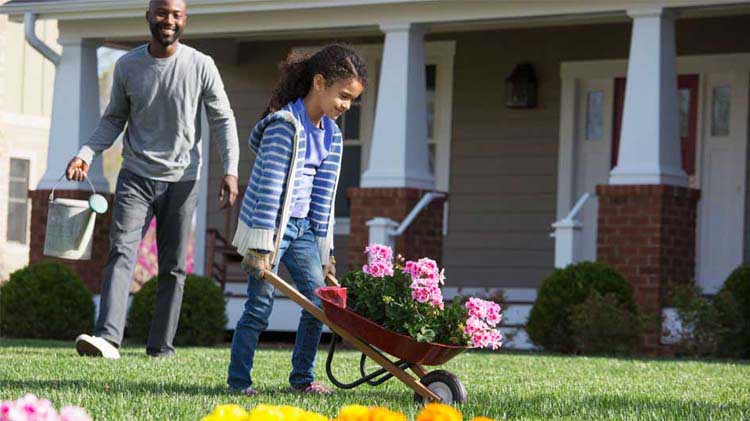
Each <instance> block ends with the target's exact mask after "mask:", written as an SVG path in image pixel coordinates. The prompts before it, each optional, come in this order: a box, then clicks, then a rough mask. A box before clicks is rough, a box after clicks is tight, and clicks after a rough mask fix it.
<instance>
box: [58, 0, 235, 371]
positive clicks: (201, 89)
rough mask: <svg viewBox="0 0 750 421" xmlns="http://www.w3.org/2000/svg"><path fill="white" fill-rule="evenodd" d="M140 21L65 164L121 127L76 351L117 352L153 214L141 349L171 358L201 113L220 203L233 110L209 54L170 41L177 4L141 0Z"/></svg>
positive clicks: (229, 197) (182, 9) (178, 25)
mask: <svg viewBox="0 0 750 421" xmlns="http://www.w3.org/2000/svg"><path fill="white" fill-rule="evenodd" d="M146 20H147V21H148V24H149V28H150V30H151V42H149V43H148V44H146V45H143V46H141V47H138V48H136V49H134V50H132V51H130V52H128V53H127V54H126V55H124V56H123V57H122V58H121V59H120V60H119V61H118V62H117V65H116V66H115V71H114V82H113V86H112V95H111V98H110V103H109V105H108V106H107V110H106V111H105V112H104V115H103V116H102V118H101V120H100V121H99V125H98V126H97V128H96V130H95V131H94V134H93V135H92V136H91V138H90V139H89V141H88V142H87V143H86V144H85V145H83V146H82V147H81V149H80V150H79V151H78V154H77V156H76V157H75V158H73V159H72V160H71V161H70V163H69V164H68V168H67V172H66V174H67V177H68V179H71V180H77V181H82V180H83V179H84V178H85V177H86V175H87V174H86V173H87V171H88V168H89V165H90V163H91V160H92V159H93V158H94V155H95V154H97V153H100V152H101V151H103V150H105V149H107V148H109V147H110V146H111V145H112V143H114V141H115V139H116V138H117V137H118V136H119V134H120V133H121V132H122V130H123V128H124V127H125V124H126V123H127V125H128V127H127V130H126V131H125V136H124V141H123V152H122V155H123V163H122V170H121V171H120V174H119V177H118V180H117V188H116V190H115V199H114V206H113V210H112V212H113V214H112V226H111V229H110V251H109V257H108V260H107V264H106V266H105V268H104V282H103V285H102V292H101V303H100V306H99V308H100V312H99V319H98V321H97V324H96V330H95V333H94V336H90V335H86V334H83V335H80V336H79V337H78V338H77V339H76V350H77V351H78V353H79V354H80V355H89V356H101V357H105V358H119V357H120V353H119V351H118V349H117V348H118V347H119V346H120V343H121V342H122V337H123V330H124V327H125V319H126V312H127V302H128V294H129V291H130V283H131V278H132V275H133V270H134V267H135V261H136V257H137V251H138V245H139V243H140V241H141V239H142V237H143V234H144V233H145V230H146V228H147V227H148V225H149V222H150V220H151V218H152V217H156V222H157V224H156V236H157V247H158V252H159V253H158V254H159V281H158V285H157V292H156V308H155V312H154V319H153V321H152V323H151V329H150V331H149V337H148V342H147V344H146V352H147V354H148V355H150V356H155V357H159V356H171V355H174V347H173V345H172V341H173V339H174V335H175V332H176V331H177V322H178V319H179V315H180V306H181V304H182V292H183V286H184V282H185V275H186V273H185V269H186V257H187V250H188V242H189V236H190V227H191V222H192V217H193V213H194V211H195V207H196V202H197V198H198V182H197V179H198V176H199V172H200V165H201V141H203V142H207V141H209V139H200V133H201V127H200V125H201V113H202V108H205V112H206V115H207V117H208V122H209V126H210V128H211V135H212V137H213V138H215V139H217V140H218V141H219V144H220V147H221V150H222V160H223V164H224V174H225V175H224V177H223V180H222V185H221V191H220V195H219V197H220V200H221V201H222V202H223V207H225V208H226V207H229V206H232V205H233V204H234V201H235V199H236V197H237V164H238V161H239V143H238V141H237V128H236V124H235V120H234V115H233V113H232V110H231V108H230V106H229V101H228V99H227V96H226V93H225V92H224V86H223V84H222V82H221V77H220V76H219V72H218V70H217V68H216V66H215V65H214V62H213V60H212V59H211V58H210V57H208V56H206V55H204V54H202V53H200V52H198V51H196V50H195V49H193V48H190V47H188V46H186V45H183V44H181V43H180V42H179V38H180V35H181V34H182V31H183V30H184V29H185V24H186V22H187V5H186V3H185V1H184V0H151V2H150V3H149V9H148V12H146Z"/></svg>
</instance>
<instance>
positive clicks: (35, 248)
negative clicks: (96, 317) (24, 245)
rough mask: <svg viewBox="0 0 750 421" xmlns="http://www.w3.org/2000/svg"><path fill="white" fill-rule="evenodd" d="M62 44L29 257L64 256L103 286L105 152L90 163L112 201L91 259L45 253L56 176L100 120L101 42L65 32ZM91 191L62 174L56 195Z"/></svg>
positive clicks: (91, 283)
mask: <svg viewBox="0 0 750 421" xmlns="http://www.w3.org/2000/svg"><path fill="white" fill-rule="evenodd" d="M59 43H60V44H61V45H62V46H63V50H62V55H61V60H60V63H59V64H58V65H57V68H56V69H55V91H54V95H53V100H52V118H51V120H52V121H51V125H50V132H49V142H48V146H47V148H48V149H47V150H48V153H47V169H46V171H45V173H44V176H43V177H42V179H41V180H40V181H39V184H38V185H37V190H33V191H30V192H29V197H30V198H31V243H30V244H29V250H30V251H29V261H30V262H31V263H34V262H39V261H41V260H55V261H59V262H61V263H63V264H65V265H66V266H68V267H70V268H71V269H72V270H74V271H75V272H76V273H78V275H79V276H80V277H81V279H82V280H83V281H84V283H86V285H87V286H88V287H89V289H90V290H92V291H93V292H98V290H99V287H100V284H101V276H102V267H103V266H104V263H105V262H106V259H107V254H108V252H109V225H110V219H111V214H112V212H111V208H112V198H113V196H112V195H111V194H109V193H110V189H109V183H107V180H106V179H105V178H104V174H103V171H102V160H101V157H99V156H97V158H96V159H95V160H94V162H93V163H92V165H91V167H90V168H89V173H88V175H89V178H90V179H91V181H92V183H93V184H94V186H95V188H96V191H97V192H99V193H103V194H104V195H105V197H107V200H108V201H109V203H110V210H109V211H107V213H105V214H104V215H97V218H96V228H95V231H94V240H93V241H94V246H93V251H92V256H91V260H88V261H77V260H63V259H56V258H51V257H46V256H43V255H42V252H43V251H44V236H45V232H46V229H47V208H48V207H47V203H48V197H49V194H50V191H51V190H52V188H53V186H54V185H55V183H56V182H57V179H58V178H59V177H60V176H61V175H62V174H63V173H64V172H65V168H66V166H67V164H68V161H70V159H71V158H73V156H75V154H76V152H78V148H79V147H80V145H81V144H82V143H83V142H86V141H87V140H88V137H89V136H90V135H91V133H93V131H94V129H95V127H96V124H97V122H98V120H99V78H98V75H97V59H96V49H97V47H98V42H97V41H96V40H90V39H80V38H65V37H64V36H63V37H62V38H61V39H60V40H59ZM90 195H91V188H90V187H89V185H88V183H86V182H84V183H74V182H69V181H66V180H64V179H63V181H61V182H60V184H59V185H58V186H57V190H56V192H55V197H66V198H72V199H81V200H86V199H88V197H89V196H90Z"/></svg>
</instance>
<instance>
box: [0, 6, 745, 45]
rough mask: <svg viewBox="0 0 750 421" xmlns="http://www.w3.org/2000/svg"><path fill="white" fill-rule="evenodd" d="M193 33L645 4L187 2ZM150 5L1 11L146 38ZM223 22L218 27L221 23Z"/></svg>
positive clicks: (85, 30)
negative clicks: (145, 28) (144, 28)
mask: <svg viewBox="0 0 750 421" xmlns="http://www.w3.org/2000/svg"><path fill="white" fill-rule="evenodd" d="M188 1H189V9H188V10H189V13H190V21H191V23H190V29H189V31H190V34H191V36H214V37H215V36H250V37H253V36H263V35H264V34H265V35H269V34H280V33H287V34H288V33H295V34H297V35H299V34H303V33H315V32H316V31H317V32H324V33H326V31H330V32H331V33H349V32H351V33H357V32H358V33H359V34H361V35H366V34H379V33H380V32H379V30H378V26H379V25H381V24H392V23H406V22H410V23H423V24H427V25H428V29H429V31H430V32H433V33H434V32H452V31H466V30H478V29H490V28H503V27H518V26H548V25H554V24H557V25H576V24H581V23H602V22H612V21H620V22H624V21H629V19H628V18H627V15H626V13H625V11H626V10H628V9H630V8H636V7H643V5H644V2H643V0H597V1H590V0H555V1H528V0H492V1H481V2H469V1H464V0H188ZM661 4H662V5H663V6H664V7H671V8H675V9H677V10H678V11H679V12H680V16H681V17H702V16H720V15H731V14H740V13H742V14H745V13H750V5H748V3H747V2H741V1H738V0H664V1H662V2H661ZM146 5H147V0H53V1H49V0H48V1H44V0H38V1H34V0H28V1H27V0H24V1H19V2H14V1H12V2H10V3H6V4H5V5H2V6H0V14H8V15H10V17H11V19H13V20H16V21H20V20H22V18H23V14H24V13H27V12H31V13H34V14H36V15H37V16H38V18H39V19H56V20H58V21H60V27H61V29H66V30H68V33H69V34H70V35H71V36H77V37H92V38H96V37H99V38H109V39H118V38H123V39H124V38H129V37H133V36H136V35H138V36H143V35H144V32H143V28H142V19H143V17H144V13H145V9H146ZM218 18H220V19H221V25H217V19H218Z"/></svg>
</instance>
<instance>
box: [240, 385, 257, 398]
mask: <svg viewBox="0 0 750 421" xmlns="http://www.w3.org/2000/svg"><path fill="white" fill-rule="evenodd" d="M239 393H240V394H242V395H245V396H255V395H257V394H258V391H257V390H255V389H253V387H252V386H248V387H247V389H242V390H240V391H239Z"/></svg>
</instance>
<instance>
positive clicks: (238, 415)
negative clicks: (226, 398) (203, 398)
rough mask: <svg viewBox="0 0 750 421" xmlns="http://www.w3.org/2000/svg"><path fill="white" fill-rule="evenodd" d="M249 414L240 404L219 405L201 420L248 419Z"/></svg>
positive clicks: (240, 420) (232, 420)
mask: <svg viewBox="0 0 750 421" xmlns="http://www.w3.org/2000/svg"><path fill="white" fill-rule="evenodd" d="M247 416H248V415H247V411H245V410H244V409H243V408H242V407H241V406H239V405H234V404H231V405H229V404H228V405H217V406H216V408H214V410H213V412H211V413H210V414H208V415H206V416H205V417H203V418H202V419H201V421H246V420H247Z"/></svg>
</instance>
